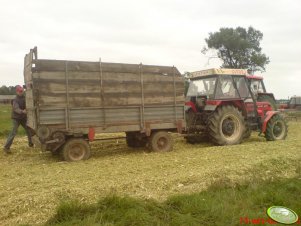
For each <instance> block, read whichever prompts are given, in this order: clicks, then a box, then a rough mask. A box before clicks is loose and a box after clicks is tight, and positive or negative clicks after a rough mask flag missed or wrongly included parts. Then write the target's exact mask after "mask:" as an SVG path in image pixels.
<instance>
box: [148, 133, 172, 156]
mask: <svg viewBox="0 0 301 226" xmlns="http://www.w3.org/2000/svg"><path fill="white" fill-rule="evenodd" d="M149 144H150V148H151V149H152V150H153V151H157V152H166V151H171V150H172V148H173V141H172V137H171V136H170V134H169V133H168V132H166V131H158V132H154V133H153V134H152V135H151V137H150V141H149Z"/></svg>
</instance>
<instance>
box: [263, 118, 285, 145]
mask: <svg viewBox="0 0 301 226" xmlns="http://www.w3.org/2000/svg"><path fill="white" fill-rule="evenodd" d="M287 131H288V126H287V123H286V121H285V119H284V118H283V117H282V116H281V115H280V114H275V115H274V116H273V117H272V118H271V119H270V120H269V121H268V124H267V128H266V131H265V138H266V140H267V141H275V140H284V139H285V138H286V136H287Z"/></svg>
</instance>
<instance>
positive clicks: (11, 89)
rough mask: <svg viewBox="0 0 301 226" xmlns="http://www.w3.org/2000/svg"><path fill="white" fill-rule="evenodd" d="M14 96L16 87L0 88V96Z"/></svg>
mask: <svg viewBox="0 0 301 226" xmlns="http://www.w3.org/2000/svg"><path fill="white" fill-rule="evenodd" d="M14 94H16V86H5V85H3V86H1V87H0V95H14Z"/></svg>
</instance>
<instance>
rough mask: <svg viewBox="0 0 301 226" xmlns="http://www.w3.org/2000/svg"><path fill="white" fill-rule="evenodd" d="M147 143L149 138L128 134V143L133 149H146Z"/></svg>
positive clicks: (134, 133) (135, 133)
mask: <svg viewBox="0 0 301 226" xmlns="http://www.w3.org/2000/svg"><path fill="white" fill-rule="evenodd" d="M140 135H141V134H140ZM147 141H148V140H147V137H142V136H138V135H137V132H127V133H126V143H127V145H128V146H129V147H131V148H141V147H145V146H146V144H147Z"/></svg>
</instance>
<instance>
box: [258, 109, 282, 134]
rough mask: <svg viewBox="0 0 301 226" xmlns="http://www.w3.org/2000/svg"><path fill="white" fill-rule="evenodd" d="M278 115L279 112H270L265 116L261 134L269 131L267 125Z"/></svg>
mask: <svg viewBox="0 0 301 226" xmlns="http://www.w3.org/2000/svg"><path fill="white" fill-rule="evenodd" d="M276 114H279V111H268V112H267V113H266V114H265V117H264V120H263V124H262V128H261V133H265V131H266V129H267V124H268V122H269V120H270V119H271V118H272V117H273V116H274V115H276Z"/></svg>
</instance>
